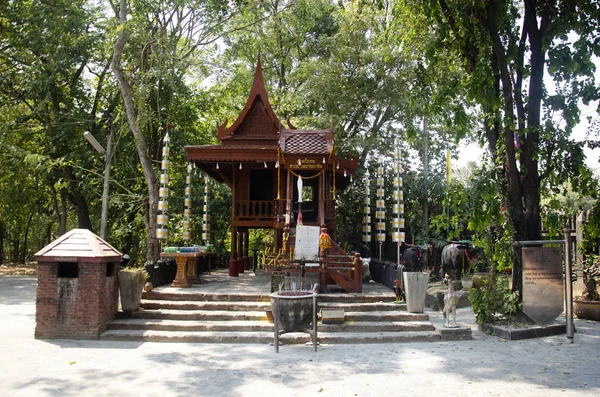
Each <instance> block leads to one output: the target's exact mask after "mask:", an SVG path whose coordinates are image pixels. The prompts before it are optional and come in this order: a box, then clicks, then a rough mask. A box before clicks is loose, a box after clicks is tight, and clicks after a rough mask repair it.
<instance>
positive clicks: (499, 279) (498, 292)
mask: <svg viewBox="0 0 600 397" xmlns="http://www.w3.org/2000/svg"><path fill="white" fill-rule="evenodd" d="M485 282H486V284H487V283H488V281H487V280H486V281H485ZM469 301H471V306H472V307H473V312H474V313H475V322H476V323H477V324H484V323H499V322H503V323H506V322H510V321H513V320H514V317H515V314H516V313H517V311H518V310H521V303H520V302H519V293H518V291H515V292H510V290H509V288H508V278H507V277H506V276H496V278H495V280H494V281H493V284H492V285H491V286H490V285H486V286H484V287H480V288H471V289H470V290H469Z"/></svg>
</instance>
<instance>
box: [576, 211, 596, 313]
mask: <svg viewBox="0 0 600 397" xmlns="http://www.w3.org/2000/svg"><path fill="white" fill-rule="evenodd" d="M599 246H600V200H597V201H596V204H595V205H594V208H593V209H592V211H591V212H590V213H589V217H588V219H587V222H585V223H584V224H583V238H582V240H581V243H580V245H579V250H580V252H581V253H582V254H583V255H584V260H583V264H582V270H583V285H584V290H583V295H582V296H578V297H576V298H574V299H573V311H574V313H575V315H576V316H577V317H579V318H585V319H588V320H595V321H600V296H599V294H598V284H597V281H598V279H599V278H600V256H599V255H598V249H599Z"/></svg>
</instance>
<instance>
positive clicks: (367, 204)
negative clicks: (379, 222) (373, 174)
mask: <svg viewBox="0 0 600 397" xmlns="http://www.w3.org/2000/svg"><path fill="white" fill-rule="evenodd" d="M370 185H371V181H370V180H369V171H367V172H366V174H365V199H364V201H363V235H362V241H363V242H364V243H370V242H371V187H370Z"/></svg>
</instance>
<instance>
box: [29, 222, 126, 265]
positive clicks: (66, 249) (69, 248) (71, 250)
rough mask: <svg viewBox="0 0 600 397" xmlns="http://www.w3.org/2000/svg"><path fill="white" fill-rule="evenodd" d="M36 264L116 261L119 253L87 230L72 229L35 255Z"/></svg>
mask: <svg viewBox="0 0 600 397" xmlns="http://www.w3.org/2000/svg"><path fill="white" fill-rule="evenodd" d="M35 259H36V260H37V261H38V262H48V261H50V262H60V261H70V262H80V261H86V262H105V261H118V260H120V259H121V253H120V252H119V251H118V250H116V249H115V248H114V247H112V246H111V245H110V244H108V243H107V242H106V241H104V240H102V239H101V238H100V237H98V236H96V235H95V234H94V233H92V232H91V231H89V230H87V229H73V230H71V231H69V232H67V233H65V234H63V235H62V236H61V237H59V238H58V239H56V240H54V241H53V242H51V243H50V244H48V245H47V246H45V247H44V248H42V249H41V250H40V251H38V252H37V253H36V254H35Z"/></svg>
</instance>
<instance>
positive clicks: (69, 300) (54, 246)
mask: <svg viewBox="0 0 600 397" xmlns="http://www.w3.org/2000/svg"><path fill="white" fill-rule="evenodd" d="M35 259H36V261H37V262H38V266H37V278H38V285H37V297H36V315H35V319H36V326H35V337H36V338H73V339H95V338H98V336H99V335H100V333H102V332H103V331H104V330H105V329H106V326H107V324H108V323H109V322H110V321H112V320H113V319H114V317H115V314H116V312H117V309H118V302H119V289H118V280H117V273H118V271H119V262H120V260H121V253H120V252H119V251H118V250H116V249H115V248H113V247H112V246H111V245H110V244H108V243H107V242H106V241H104V240H102V239H101V238H100V237H98V236H96V235H95V234H94V233H92V232H91V231H89V230H87V229H73V230H71V231H70V232H67V233H65V234H64V235H63V236H61V237H59V238H58V239H56V240H55V241H53V242H52V243H50V244H48V245H47V246H46V247H44V248H42V249H41V250H40V251H39V252H37V253H36V254H35Z"/></svg>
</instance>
